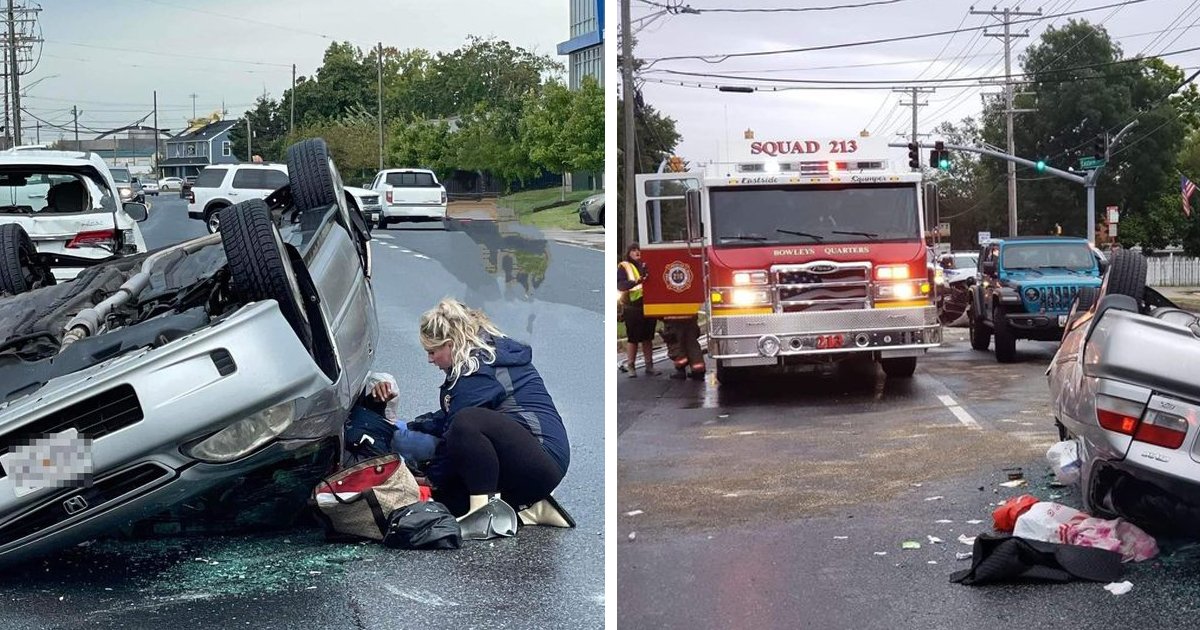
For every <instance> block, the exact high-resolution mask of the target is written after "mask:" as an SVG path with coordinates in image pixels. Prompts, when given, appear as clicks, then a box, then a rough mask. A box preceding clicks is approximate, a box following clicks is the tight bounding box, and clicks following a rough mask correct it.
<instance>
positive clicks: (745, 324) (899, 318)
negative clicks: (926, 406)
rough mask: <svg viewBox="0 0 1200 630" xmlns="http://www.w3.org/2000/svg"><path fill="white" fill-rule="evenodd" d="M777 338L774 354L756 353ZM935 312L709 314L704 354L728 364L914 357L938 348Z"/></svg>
mask: <svg viewBox="0 0 1200 630" xmlns="http://www.w3.org/2000/svg"><path fill="white" fill-rule="evenodd" d="M768 336H771V337H774V338H776V339H778V347H779V351H778V352H777V353H775V354H773V355H767V354H764V353H763V352H762V351H761V350H760V340H762V339H763V338H764V337H768ZM941 341H942V329H941V326H940V325H939V324H938V319H937V308H936V307H934V306H932V305H930V306H919V307H911V308H894V309H857V310H844V311H814V312H800V313H769V314H762V315H733V316H720V315H716V314H714V316H713V318H712V321H711V324H710V332H709V353H710V354H711V355H712V357H713V358H714V359H720V360H722V361H726V362H728V364H729V365H731V366H750V365H774V364H777V363H778V362H779V361H780V360H781V359H785V358H788V357H800V358H803V357H811V358H814V359H822V360H829V359H831V358H839V357H837V356H830V355H849V354H851V353H859V352H877V353H879V355H880V356H881V357H884V358H888V357H901V356H916V355H919V354H923V353H924V352H925V351H926V350H928V349H929V348H935V347H937V346H938V345H940V344H941Z"/></svg>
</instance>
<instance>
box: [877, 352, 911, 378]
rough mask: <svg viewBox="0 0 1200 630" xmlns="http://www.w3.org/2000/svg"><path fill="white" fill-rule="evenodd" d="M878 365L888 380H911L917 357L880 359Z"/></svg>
mask: <svg viewBox="0 0 1200 630" xmlns="http://www.w3.org/2000/svg"><path fill="white" fill-rule="evenodd" d="M879 363H880V365H882V366H883V373H884V374H887V376H888V378H912V375H913V372H916V371H917V357H896V358H894V359H880V360H879Z"/></svg>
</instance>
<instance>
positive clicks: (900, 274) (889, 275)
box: [875, 265, 909, 280]
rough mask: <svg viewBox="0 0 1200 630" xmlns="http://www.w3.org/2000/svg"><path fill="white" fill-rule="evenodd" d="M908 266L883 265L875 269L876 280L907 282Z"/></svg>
mask: <svg viewBox="0 0 1200 630" xmlns="http://www.w3.org/2000/svg"><path fill="white" fill-rule="evenodd" d="M908 278H909V275H908V265H883V266H882V267H876V268H875V279H876V280H908Z"/></svg>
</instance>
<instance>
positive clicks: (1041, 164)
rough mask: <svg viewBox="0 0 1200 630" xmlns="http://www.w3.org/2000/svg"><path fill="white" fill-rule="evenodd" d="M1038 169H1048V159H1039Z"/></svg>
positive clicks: (1040, 170) (1039, 170)
mask: <svg viewBox="0 0 1200 630" xmlns="http://www.w3.org/2000/svg"><path fill="white" fill-rule="evenodd" d="M1037 170H1038V172H1039V173H1040V172H1042V171H1044V170H1046V160H1038V161H1037Z"/></svg>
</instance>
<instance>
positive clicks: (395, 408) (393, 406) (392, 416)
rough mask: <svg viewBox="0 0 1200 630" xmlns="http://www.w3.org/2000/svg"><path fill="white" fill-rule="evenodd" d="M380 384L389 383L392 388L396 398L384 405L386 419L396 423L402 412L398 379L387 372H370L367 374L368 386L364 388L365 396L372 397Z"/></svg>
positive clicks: (393, 397)
mask: <svg viewBox="0 0 1200 630" xmlns="http://www.w3.org/2000/svg"><path fill="white" fill-rule="evenodd" d="M379 383H389V384H390V385H391V386H392V392H393V393H395V394H396V395H395V396H392V399H391V400H389V401H387V404H386V405H384V413H383V415H384V417H385V418H387V419H388V422H392V423H394V422H396V415H397V414H398V413H399V412H400V388H399V387H398V386H397V385H396V377H394V376H392V375H391V374H388V373H387V372H370V373H369V374H367V384H366V385H364V386H363V394H365V395H367V396H370V395H371V390H372V389H374V388H375V386H376V385H378V384H379Z"/></svg>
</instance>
